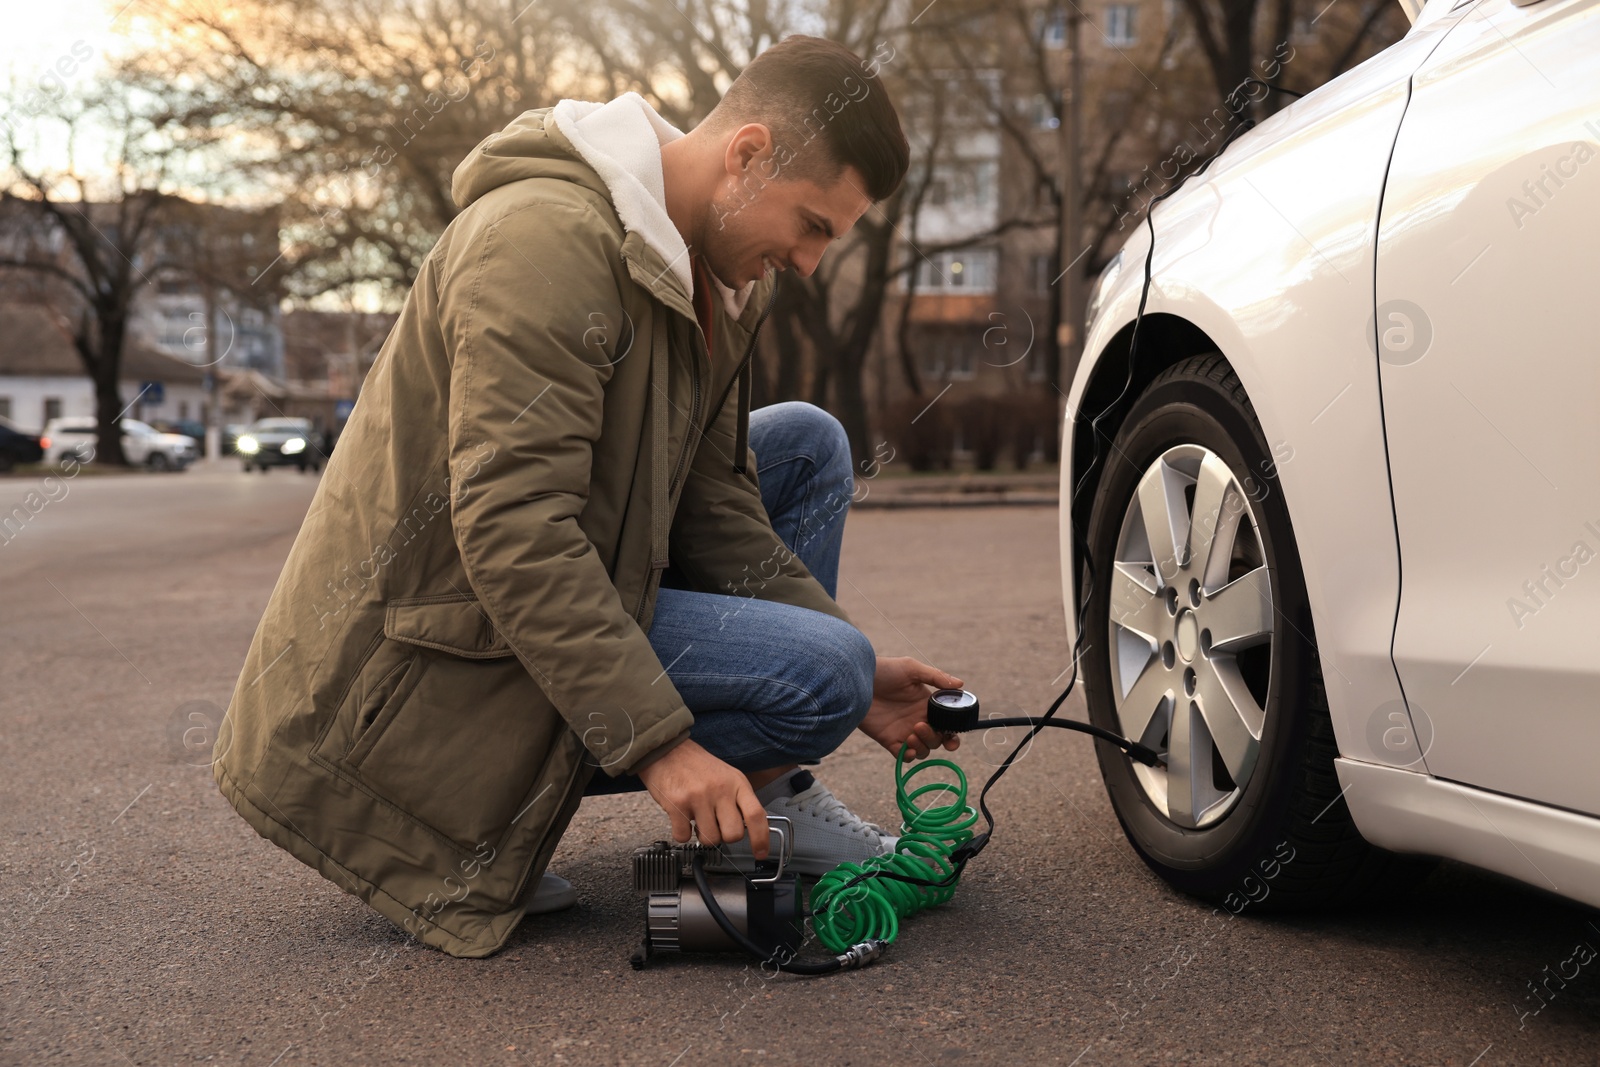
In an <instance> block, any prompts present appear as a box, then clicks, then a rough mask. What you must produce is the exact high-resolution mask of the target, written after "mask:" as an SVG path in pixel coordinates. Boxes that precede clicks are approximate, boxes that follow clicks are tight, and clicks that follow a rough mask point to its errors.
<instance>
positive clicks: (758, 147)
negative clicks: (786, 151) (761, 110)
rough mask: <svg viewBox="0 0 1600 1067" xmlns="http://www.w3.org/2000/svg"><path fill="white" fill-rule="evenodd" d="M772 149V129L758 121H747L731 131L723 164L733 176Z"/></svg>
mask: <svg viewBox="0 0 1600 1067" xmlns="http://www.w3.org/2000/svg"><path fill="white" fill-rule="evenodd" d="M771 151H772V131H771V130H769V129H767V127H766V126H765V125H764V124H763V123H760V122H747V123H745V124H744V125H743V126H740V127H739V128H738V129H737V130H735V131H733V136H732V137H731V138H729V139H728V150H727V153H726V154H725V155H724V157H723V161H722V162H723V166H724V167H725V168H726V169H727V171H728V173H729V174H732V175H734V176H735V177H737V176H739V175H741V174H743V173H744V172H745V171H747V170H749V169H750V167H751V166H752V165H753V164H755V163H757V162H759V161H760V160H762V159H765V158H766V157H767V156H768V155H769V154H770V153H771Z"/></svg>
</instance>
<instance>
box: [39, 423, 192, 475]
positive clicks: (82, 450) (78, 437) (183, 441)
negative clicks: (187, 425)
mask: <svg viewBox="0 0 1600 1067" xmlns="http://www.w3.org/2000/svg"><path fill="white" fill-rule="evenodd" d="M98 425H99V424H98V423H97V422H96V420H95V419H94V417H93V416H88V417H76V418H59V419H51V420H50V421H49V422H47V423H46V424H45V427H44V433H43V434H42V435H41V436H40V439H39V440H40V444H41V445H42V446H43V448H44V455H45V460H44V461H45V462H46V463H48V464H53V465H56V466H59V465H60V464H61V463H62V461H63V459H64V457H66V455H67V454H68V453H71V454H73V455H74V456H76V457H77V458H78V460H79V462H87V460H88V459H89V457H91V456H93V455H94V449H95V444H96V440H97V438H96V433H97V429H96V428H97V426H98ZM122 454H123V456H124V458H126V459H127V461H128V462H129V463H132V464H135V465H142V466H146V467H149V468H150V469H151V470H154V471H165V470H175V471H181V470H183V469H184V468H186V467H188V466H189V464H190V463H193V462H194V461H195V459H196V458H198V457H199V455H200V443H199V442H198V441H196V440H195V439H194V438H192V437H189V436H187V435H186V434H176V433H162V432H161V431H160V430H157V429H156V428H155V427H154V426H151V425H150V424H149V423H145V422H140V421H139V420H138V419H123V420H122Z"/></svg>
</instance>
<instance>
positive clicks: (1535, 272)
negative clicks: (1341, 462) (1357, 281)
mask: <svg viewBox="0 0 1600 1067" xmlns="http://www.w3.org/2000/svg"><path fill="white" fill-rule="evenodd" d="M1467 130H1470V131H1471V135H1470V136H1463V133H1464V132H1465V131H1467ZM1597 234H1600V0H1544V2H1542V3H1537V4H1533V5H1531V6H1526V7H1517V6H1514V5H1513V4H1512V3H1511V2H1510V0H1481V2H1480V3H1478V4H1477V5H1476V7H1475V9H1474V10H1473V11H1472V13H1471V14H1470V15H1469V16H1468V17H1466V18H1464V19H1462V20H1461V21H1460V23H1459V25H1458V26H1457V27H1456V28H1455V29H1454V30H1453V32H1452V33H1451V34H1450V36H1449V37H1448V38H1447V39H1446V40H1445V41H1444V42H1443V43H1442V44H1441V45H1440V47H1439V48H1438V50H1437V51H1435V52H1434V53H1433V55H1432V56H1430V57H1429V59H1428V60H1427V62H1426V63H1424V64H1423V66H1422V68H1421V69H1420V70H1419V71H1418V72H1417V73H1416V75H1415V77H1414V79H1413V91H1412V100H1411V105H1410V107H1409V109H1408V110H1407V113H1406V119H1405V122H1404V123H1403V124H1402V127H1401V131H1400V137H1399V140H1398V141H1397V143H1396V146H1395V152H1394V161H1393V164H1392V166H1391V169H1390V175H1389V182H1388V188H1387V191H1386V193H1385V196H1384V205H1383V219H1382V224H1381V227H1380V231H1379V245H1378V272H1377V307H1378V322H1379V326H1380V328H1381V329H1383V330H1384V331H1385V333H1384V334H1383V335H1382V336H1384V337H1385V338H1386V343H1385V345H1384V347H1383V358H1382V360H1381V363H1380V370H1381V374H1382V381H1383V402H1384V409H1385V414H1386V416H1387V418H1386V422H1387V425H1388V448H1389V460H1390V471H1391V476H1392V477H1393V480H1394V490H1395V493H1394V495H1395V510H1396V520H1397V525H1398V529H1399V536H1400V545H1401V563H1402V565H1401V573H1402V581H1401V588H1402V593H1401V601H1400V614H1399V620H1398V625H1397V629H1396V634H1395V642H1394V656H1395V664H1396V666H1397V668H1398V670H1399V672H1400V678H1401V683H1402V685H1403V687H1404V689H1405V694H1406V699H1407V702H1408V704H1409V705H1410V709H1411V713H1412V717H1413V720H1414V721H1415V722H1416V726H1417V729H1418V730H1419V731H1426V732H1427V734H1428V735H1431V736H1430V737H1427V738H1425V740H1430V744H1429V746H1428V748H1427V767H1428V770H1429V771H1431V772H1432V773H1433V774H1435V775H1439V776H1441V777H1444V778H1449V779H1453V780H1454V781H1457V782H1465V783H1470V784H1472V785H1475V786H1480V787H1483V788H1486V789H1491V790H1494V791H1495V792H1499V793H1506V794H1510V795H1513V796H1519V797H1525V798H1528V799H1531V800H1537V801H1542V802H1544V803H1548V804H1554V805H1559V806H1561V807H1565V808H1570V809H1573V810H1576V811H1583V812H1589V813H1600V775H1596V774H1595V773H1594V769H1593V759H1594V752H1593V744H1592V741H1593V739H1595V738H1596V737H1600V729H1597V727H1600V703H1597V702H1596V693H1597V692H1600V655H1597V654H1596V651H1595V636H1596V634H1597V633H1600V626H1597V624H1596V621H1595V620H1596V619H1600V419H1597V418H1596V399H1597V398H1600V360H1596V359H1595V358H1594V352H1595V340H1594V326H1593V305H1592V304H1591V303H1590V301H1591V300H1592V299H1593V295H1592V290H1593V286H1594V283H1595V280H1596V279H1597V278H1600V244H1597V243H1596V241H1595V240H1594V237H1595V236H1596V235H1597ZM1389 340H1392V342H1393V343H1392V344H1391V343H1388V342H1389ZM1585 739H1588V740H1590V741H1591V743H1589V744H1585V743H1583V742H1584V740H1585Z"/></svg>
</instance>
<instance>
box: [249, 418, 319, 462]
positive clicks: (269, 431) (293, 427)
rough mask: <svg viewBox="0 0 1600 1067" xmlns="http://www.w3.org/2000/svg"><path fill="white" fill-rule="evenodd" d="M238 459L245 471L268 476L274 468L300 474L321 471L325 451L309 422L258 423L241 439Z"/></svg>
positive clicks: (279, 420)
mask: <svg viewBox="0 0 1600 1067" xmlns="http://www.w3.org/2000/svg"><path fill="white" fill-rule="evenodd" d="M237 448H238V451H239V455H240V456H242V457H244V469H245V470H246V471H250V470H259V471H260V472H261V473H262V474H265V473H266V472H267V470H268V469H269V468H271V467H299V468H300V471H301V473H305V472H306V471H308V470H311V471H320V470H321V469H322V463H323V460H324V459H325V457H326V450H325V449H324V448H323V443H322V435H321V434H319V433H318V432H317V431H316V428H315V427H313V426H312V424H311V420H310V419H297V418H286V417H279V418H271V419H258V420H256V421H255V422H254V423H252V424H251V425H250V427H249V429H248V430H246V431H245V432H244V433H242V434H240V435H239V443H238V446H237Z"/></svg>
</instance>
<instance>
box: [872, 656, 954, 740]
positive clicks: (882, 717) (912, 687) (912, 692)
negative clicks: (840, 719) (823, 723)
mask: <svg viewBox="0 0 1600 1067" xmlns="http://www.w3.org/2000/svg"><path fill="white" fill-rule="evenodd" d="M960 688H961V679H960V678H957V677H956V676H955V675H953V674H946V673H945V672H944V671H941V670H940V669H939V668H937V667H930V666H928V665H927V664H926V663H923V662H921V661H919V660H915V659H912V658H911V657H910V656H891V657H888V658H884V657H882V656H880V657H878V670H877V673H876V674H875V675H874V676H873V679H872V707H871V708H870V709H868V711H867V717H866V718H865V719H863V720H861V725H860V727H858V729H860V730H861V732H862V733H864V734H866V735H867V736H868V737H870V738H872V739H873V740H874V741H876V742H878V744H880V745H882V746H883V747H884V748H886V749H888V750H889V752H890V753H891V754H892V755H899V754H900V746H901V745H902V744H905V745H909V746H911V747H910V749H909V752H908V755H909V756H910V758H911V759H922V758H923V757H925V756H926V755H927V754H928V752H929V751H930V750H931V749H932V748H933V747H934V746H935V745H938V744H940V743H941V742H940V739H941V738H944V735H942V734H939V733H935V732H934V729H933V727H931V726H929V725H928V696H929V695H930V694H931V693H932V692H933V691H934V690H935V689H960ZM943 744H944V747H945V748H946V749H948V750H949V751H951V752H954V751H955V750H956V749H957V748H958V747H959V746H960V745H961V739H960V738H959V737H949V738H944V740H943Z"/></svg>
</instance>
